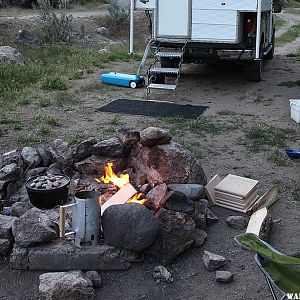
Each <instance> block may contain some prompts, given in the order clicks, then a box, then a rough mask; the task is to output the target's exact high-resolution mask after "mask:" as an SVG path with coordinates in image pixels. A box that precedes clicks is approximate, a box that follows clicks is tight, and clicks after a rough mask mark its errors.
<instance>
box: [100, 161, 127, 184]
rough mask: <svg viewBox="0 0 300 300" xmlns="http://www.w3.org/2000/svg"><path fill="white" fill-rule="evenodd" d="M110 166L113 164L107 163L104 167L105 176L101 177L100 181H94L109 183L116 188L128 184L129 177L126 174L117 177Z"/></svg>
mask: <svg viewBox="0 0 300 300" xmlns="http://www.w3.org/2000/svg"><path fill="white" fill-rule="evenodd" d="M112 166H113V163H112V162H108V163H107V164H106V165H105V166H104V171H105V175H104V176H102V177H101V178H100V179H99V178H95V180H96V181H97V182H98V183H101V182H104V183H110V182H111V183H113V184H114V185H116V186H117V187H118V188H122V187H123V186H125V185H126V184H127V183H129V175H128V174H121V175H120V176H117V175H116V174H115V172H114V171H113V169H112Z"/></svg>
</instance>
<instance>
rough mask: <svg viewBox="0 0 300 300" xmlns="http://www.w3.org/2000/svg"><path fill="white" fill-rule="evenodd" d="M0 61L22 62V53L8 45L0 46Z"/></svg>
mask: <svg viewBox="0 0 300 300" xmlns="http://www.w3.org/2000/svg"><path fill="white" fill-rule="evenodd" d="M0 62H7V63H17V64H23V63H24V57H23V55H22V54H21V53H20V52H19V51H18V50H17V49H15V48H12V47H10V46H0Z"/></svg>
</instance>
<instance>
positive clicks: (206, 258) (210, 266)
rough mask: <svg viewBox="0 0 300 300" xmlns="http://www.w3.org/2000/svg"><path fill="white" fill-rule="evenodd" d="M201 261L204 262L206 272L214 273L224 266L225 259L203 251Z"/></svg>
mask: <svg viewBox="0 0 300 300" xmlns="http://www.w3.org/2000/svg"><path fill="white" fill-rule="evenodd" d="M202 259H203V262H204V266H205V268H206V269H207V270H208V271H214V270H216V269H219V268H221V267H222V266H224V265H225V264H226V259H225V257H224V256H221V255H217V254H214V253H212V252H209V251H205V250H204V255H203V258H202Z"/></svg>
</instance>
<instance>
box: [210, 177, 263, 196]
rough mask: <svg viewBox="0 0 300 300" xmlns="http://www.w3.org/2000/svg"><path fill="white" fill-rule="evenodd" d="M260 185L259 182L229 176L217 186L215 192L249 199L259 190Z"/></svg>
mask: <svg viewBox="0 0 300 300" xmlns="http://www.w3.org/2000/svg"><path fill="white" fill-rule="evenodd" d="M258 183H259V182H258V180H254V179H250V178H245V177H241V176H237V175H232V174H229V175H227V176H226V177H225V178H224V179H223V180H222V181H221V182H220V183H218V184H217V185H216V186H215V190H216V191H219V192H223V193H228V194H233V195H236V196H239V197H247V196H248V195H249V194H250V193H251V192H252V191H253V190H254V189H255V188H257V185H258Z"/></svg>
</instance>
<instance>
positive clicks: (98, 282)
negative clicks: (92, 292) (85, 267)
mask: <svg viewBox="0 0 300 300" xmlns="http://www.w3.org/2000/svg"><path fill="white" fill-rule="evenodd" d="M84 276H85V277H86V278H87V279H89V280H90V281H92V283H93V287H94V288H100V287H101V286H102V279H101V276H100V275H99V273H98V272H97V271H87V272H85V273H84Z"/></svg>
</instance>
